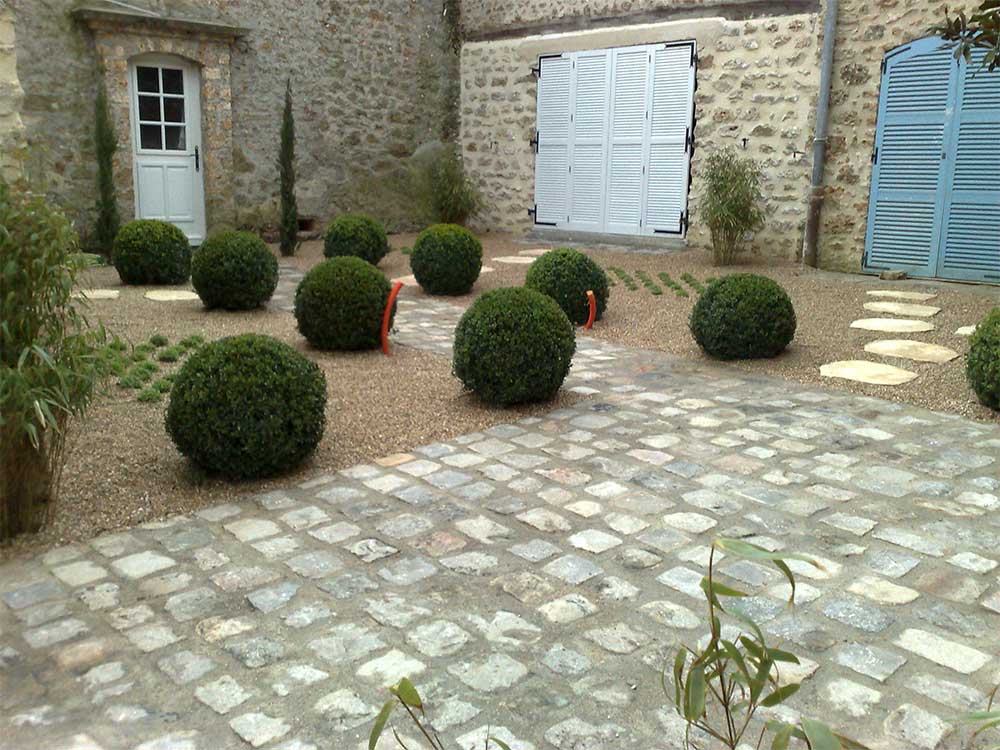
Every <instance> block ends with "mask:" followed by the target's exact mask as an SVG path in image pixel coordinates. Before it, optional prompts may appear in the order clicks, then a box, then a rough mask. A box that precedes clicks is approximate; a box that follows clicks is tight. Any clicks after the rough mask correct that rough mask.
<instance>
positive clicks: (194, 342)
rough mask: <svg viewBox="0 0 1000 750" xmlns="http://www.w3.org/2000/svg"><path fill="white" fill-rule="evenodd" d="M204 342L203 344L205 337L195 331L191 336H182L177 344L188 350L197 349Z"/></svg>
mask: <svg viewBox="0 0 1000 750" xmlns="http://www.w3.org/2000/svg"><path fill="white" fill-rule="evenodd" d="M204 344H205V337H204V336H202V335H200V334H197V333H195V334H193V335H191V336H186V337H184V338H182V339H181V340H180V343H179V344H178V346H179V347H180V348H181V349H183V350H184V351H186V352H189V351H191V350H192V349H197V348H198V347H200V346H204Z"/></svg>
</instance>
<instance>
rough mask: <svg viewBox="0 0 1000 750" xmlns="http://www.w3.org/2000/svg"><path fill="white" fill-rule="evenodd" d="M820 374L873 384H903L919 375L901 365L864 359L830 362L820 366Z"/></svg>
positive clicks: (826, 376)
mask: <svg viewBox="0 0 1000 750" xmlns="http://www.w3.org/2000/svg"><path fill="white" fill-rule="evenodd" d="M819 374H820V375H822V376H823V377H824V378H842V379H844V380H855V381H857V382H859V383H871V384H873V385H902V384H903V383H909V382H910V381H911V380H913V379H914V378H915V377H917V373H915V372H910V371H909V370H904V369H903V368H901V367H895V366H893V365H886V364H882V363H881V362H869V361H867V360H864V359H849V360H844V361H842V362H830V363H829V364H826V365H823V366H821V367H820V368H819Z"/></svg>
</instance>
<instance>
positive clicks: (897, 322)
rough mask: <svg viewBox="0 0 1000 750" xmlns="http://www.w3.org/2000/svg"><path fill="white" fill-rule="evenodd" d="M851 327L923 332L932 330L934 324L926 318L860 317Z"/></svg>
mask: <svg viewBox="0 0 1000 750" xmlns="http://www.w3.org/2000/svg"><path fill="white" fill-rule="evenodd" d="M851 328H861V329H864V330H866V331H884V332H886V333H923V332H924V331H933V330H934V325H933V324H931V323H928V322H927V321H926V320H903V319H902V318H862V319H861V320H855V321H854V322H853V323H851Z"/></svg>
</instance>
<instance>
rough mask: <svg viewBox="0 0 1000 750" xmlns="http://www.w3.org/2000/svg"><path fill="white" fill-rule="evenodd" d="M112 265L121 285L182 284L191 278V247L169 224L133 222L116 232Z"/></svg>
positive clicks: (140, 220) (147, 220) (146, 220)
mask: <svg viewBox="0 0 1000 750" xmlns="http://www.w3.org/2000/svg"><path fill="white" fill-rule="evenodd" d="M112 263H114V266H115V270H116V271H118V276H119V277H120V278H121V280H122V283H124V284H183V283H184V282H185V281H187V280H188V277H189V276H190V275H191V244H190V243H189V242H188V239H187V237H186V236H184V232H182V231H181V230H180V229H179V228H177V227H175V226H174V225H173V224H168V223H167V222H165V221H156V220H155V219H136V220H135V221H130V222H129V223H128V224H126V225H125V226H123V227H122V228H121V229H120V230H119V231H118V236H117V237H115V244H114V251H113V253H112Z"/></svg>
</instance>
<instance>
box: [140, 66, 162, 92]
mask: <svg viewBox="0 0 1000 750" xmlns="http://www.w3.org/2000/svg"><path fill="white" fill-rule="evenodd" d="M135 74H136V79H137V80H138V83H139V91H152V92H154V93H155V92H159V90H160V71H159V69H158V68H146V67H143V66H140V67H138V68H136V69H135Z"/></svg>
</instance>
